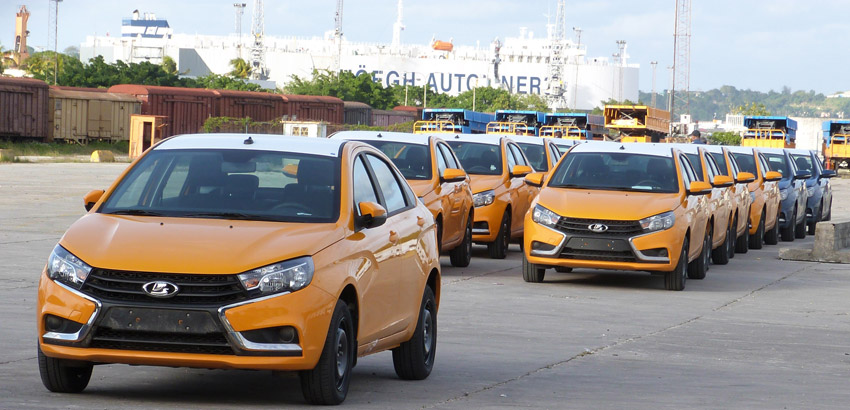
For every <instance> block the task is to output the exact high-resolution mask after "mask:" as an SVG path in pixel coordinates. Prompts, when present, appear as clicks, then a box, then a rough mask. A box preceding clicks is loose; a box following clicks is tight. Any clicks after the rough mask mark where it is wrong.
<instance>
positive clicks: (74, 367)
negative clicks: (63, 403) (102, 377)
mask: <svg viewBox="0 0 850 410" xmlns="http://www.w3.org/2000/svg"><path fill="white" fill-rule="evenodd" d="M91 371H92V364H91V363H87V362H75V361H70V360H64V359H54V358H52V357H47V356H45V355H44V353H42V351H41V346H38V372H39V373H40V374H41V382H42V383H43V384H44V387H46V388H47V390H50V391H52V392H54V393H79V392H81V391H83V390H85V388H86V386H88V385H89V380H91Z"/></svg>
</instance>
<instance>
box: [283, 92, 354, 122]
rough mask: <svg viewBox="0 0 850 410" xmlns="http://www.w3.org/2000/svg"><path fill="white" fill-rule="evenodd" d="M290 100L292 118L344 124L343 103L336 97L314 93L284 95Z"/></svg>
mask: <svg viewBox="0 0 850 410" xmlns="http://www.w3.org/2000/svg"><path fill="white" fill-rule="evenodd" d="M284 97H286V99H287V100H288V101H289V112H288V113H287V114H288V116H289V119H290V120H293V121H295V120H297V121H324V122H328V123H331V124H342V120H343V103H342V100H340V99H339V98H336V97H327V96H314V95H284Z"/></svg>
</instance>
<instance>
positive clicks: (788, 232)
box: [776, 208, 797, 242]
mask: <svg viewBox="0 0 850 410" xmlns="http://www.w3.org/2000/svg"><path fill="white" fill-rule="evenodd" d="M791 215H792V216H791V220H789V221H788V226H786V227H784V228H782V229H781V233H782V240H783V241H785V242H791V241H793V240H794V225H795V224H796V223H797V208H794V213H793V214H791ZM776 223H777V224H779V221H777V222H776Z"/></svg>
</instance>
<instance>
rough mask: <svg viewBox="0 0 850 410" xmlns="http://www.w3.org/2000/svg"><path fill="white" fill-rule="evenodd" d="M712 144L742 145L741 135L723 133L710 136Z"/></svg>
mask: <svg viewBox="0 0 850 410" xmlns="http://www.w3.org/2000/svg"><path fill="white" fill-rule="evenodd" d="M708 139H709V141H711V143H712V144H717V145H741V135H740V134H738V133H737V132H729V131H721V132H715V133H712V134H711V135H709V136H708Z"/></svg>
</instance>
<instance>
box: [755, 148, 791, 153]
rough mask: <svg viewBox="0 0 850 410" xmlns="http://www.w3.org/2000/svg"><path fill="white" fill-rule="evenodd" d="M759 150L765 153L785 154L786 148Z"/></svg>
mask: <svg viewBox="0 0 850 410" xmlns="http://www.w3.org/2000/svg"><path fill="white" fill-rule="evenodd" d="M759 151H761V152H764V153H765V154H784V153H785V148H759Z"/></svg>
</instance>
